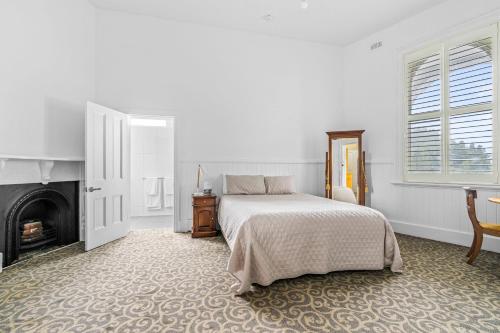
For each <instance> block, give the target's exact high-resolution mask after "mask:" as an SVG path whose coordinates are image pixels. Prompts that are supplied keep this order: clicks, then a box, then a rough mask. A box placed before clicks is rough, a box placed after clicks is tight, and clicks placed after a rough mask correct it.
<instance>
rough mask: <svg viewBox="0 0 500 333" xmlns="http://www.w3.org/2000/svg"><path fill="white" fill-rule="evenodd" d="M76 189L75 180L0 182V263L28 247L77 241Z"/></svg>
mask: <svg viewBox="0 0 500 333" xmlns="http://www.w3.org/2000/svg"><path fill="white" fill-rule="evenodd" d="M78 193H79V184H78V182H54V183H50V184H49V185H40V184H15V185H1V186H0V252H2V253H3V256H4V260H3V265H4V266H8V265H11V264H13V263H15V262H16V261H18V260H19V258H20V257H21V256H23V255H24V254H26V253H29V252H30V251H36V250H40V249H43V248H48V247H55V246H62V245H67V244H71V243H74V242H76V241H78V239H79V235H78V234H79V232H78V211H79V207H78Z"/></svg>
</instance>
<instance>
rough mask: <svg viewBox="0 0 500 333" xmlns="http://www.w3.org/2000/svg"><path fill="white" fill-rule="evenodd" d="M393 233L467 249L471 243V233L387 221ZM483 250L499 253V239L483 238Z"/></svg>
mask: <svg viewBox="0 0 500 333" xmlns="http://www.w3.org/2000/svg"><path fill="white" fill-rule="evenodd" d="M389 222H390V223H391V225H392V228H393V229H394V231H395V232H397V233H400V234H404V235H410V236H415V237H420V238H427V239H432V240H436V241H440V242H446V243H451V244H457V245H462V246H466V247H469V246H470V245H471V243H472V237H473V234H472V233H468V232H463V231H456V230H451V229H445V228H437V227H430V226H426V225H419V224H413V223H408V222H403V221H398V220H389ZM482 249H483V250H487V251H492V252H497V253H500V238H498V237H490V236H485V237H484V240H483V246H482Z"/></svg>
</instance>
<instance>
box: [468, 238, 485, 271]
mask: <svg viewBox="0 0 500 333" xmlns="http://www.w3.org/2000/svg"><path fill="white" fill-rule="evenodd" d="M474 242H475V243H476V244H475V246H474V250H473V251H472V253H471V255H470V257H469V260H467V263H468V264H469V265H472V262H473V261H474V260H475V259H476V257H477V256H478V254H479V251H481V246H482V245H483V233H481V232H478V233H477V234H476V237H474V241H473V243H474Z"/></svg>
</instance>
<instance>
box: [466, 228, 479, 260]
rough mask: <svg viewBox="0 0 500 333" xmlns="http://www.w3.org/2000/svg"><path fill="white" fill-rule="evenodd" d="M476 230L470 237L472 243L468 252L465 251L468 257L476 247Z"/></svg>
mask: <svg viewBox="0 0 500 333" xmlns="http://www.w3.org/2000/svg"><path fill="white" fill-rule="evenodd" d="M476 237H477V236H476V231H474V238H472V244H471V246H470V249H469V252H467V257H470V256H471V254H472V252H473V251H474V248H475V247H476Z"/></svg>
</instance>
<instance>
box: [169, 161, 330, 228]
mask: <svg viewBox="0 0 500 333" xmlns="http://www.w3.org/2000/svg"><path fill="white" fill-rule="evenodd" d="M199 164H201V166H202V168H203V170H204V171H205V177H204V178H205V180H207V181H210V182H211V183H212V191H213V192H214V193H215V194H217V195H218V196H219V197H220V195H221V194H222V175H223V174H234V175H245V174H248V175H265V176H285V175H294V176H295V181H296V186H297V191H298V192H303V193H310V194H314V195H320V196H321V195H323V189H324V186H323V185H324V163H323V162H320V161H297V162H246V161H242V162H240V161H234V162H231V161H181V162H180V163H179V164H178V172H177V179H178V181H177V183H178V184H180V186H179V188H178V191H179V195H178V196H177V197H178V198H179V201H180V203H179V204H180V214H179V215H180V216H179V219H178V223H177V225H176V226H175V231H178V232H186V231H190V230H191V226H192V218H193V211H192V206H191V194H192V193H193V192H195V191H196V173H197V170H198V165H199Z"/></svg>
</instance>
